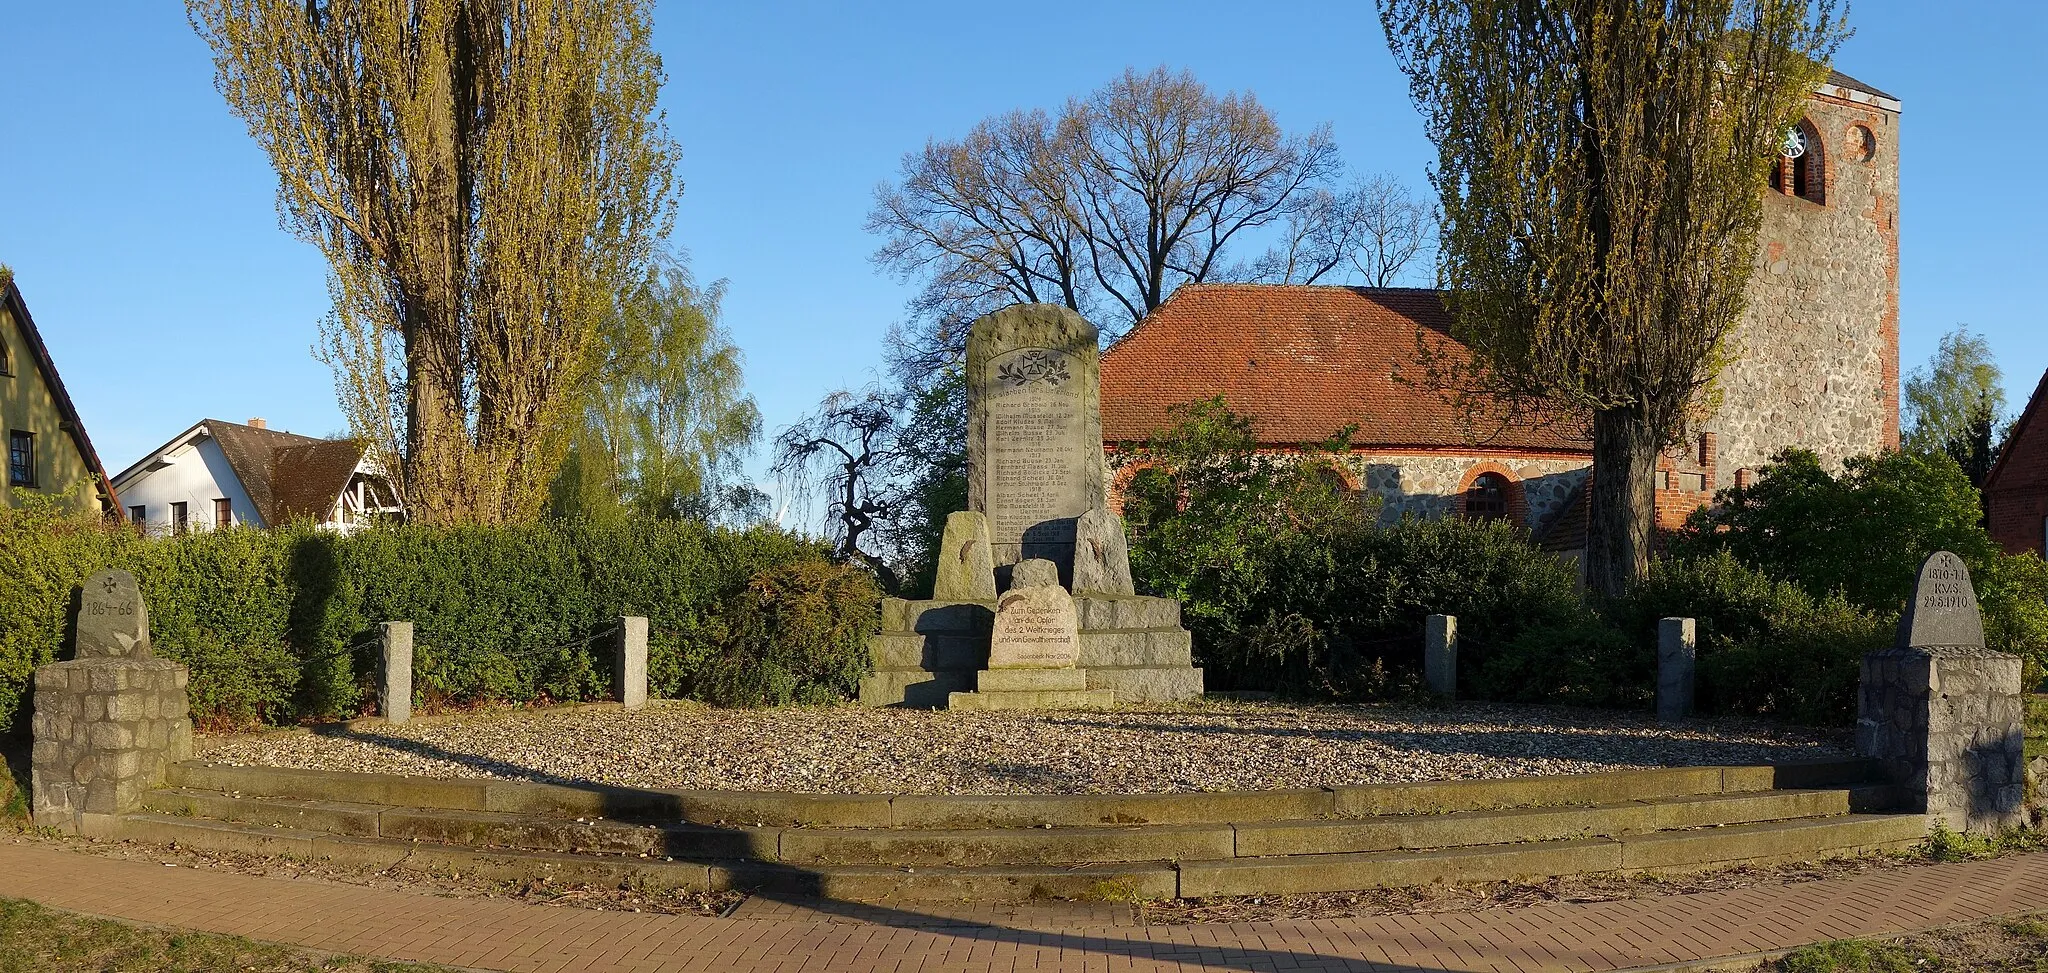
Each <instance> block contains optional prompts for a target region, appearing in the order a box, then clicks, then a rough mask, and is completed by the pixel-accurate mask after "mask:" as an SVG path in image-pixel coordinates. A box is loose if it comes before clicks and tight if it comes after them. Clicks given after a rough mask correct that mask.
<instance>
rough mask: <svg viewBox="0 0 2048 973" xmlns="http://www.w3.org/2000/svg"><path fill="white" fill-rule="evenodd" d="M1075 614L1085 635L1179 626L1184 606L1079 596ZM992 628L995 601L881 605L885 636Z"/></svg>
mask: <svg viewBox="0 0 2048 973" xmlns="http://www.w3.org/2000/svg"><path fill="white" fill-rule="evenodd" d="M1074 611H1075V616H1076V618H1077V619H1078V621H1079V623H1080V627H1081V630H1082V631H1112V630H1128V629H1177V628H1179V627H1180V603H1179V602H1177V601H1174V600H1173V599H1171V598H1153V597H1149V596H1146V595H1102V594H1092V593H1091V594H1083V595H1077V596H1075V598H1074ZM994 623H995V603H994V602H992V601H906V600H904V599H901V598H886V599H883V601H882V631H884V632H891V633H903V634H921V635H933V634H951V635H982V636H986V635H987V634H988V633H989V630H990V627H991V626H992V625H993V624H994Z"/></svg>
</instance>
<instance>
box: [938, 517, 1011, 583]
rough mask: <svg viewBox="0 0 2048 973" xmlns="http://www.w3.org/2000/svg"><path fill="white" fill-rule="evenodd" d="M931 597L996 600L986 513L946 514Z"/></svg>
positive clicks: (994, 574) (992, 559) (994, 572)
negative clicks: (944, 530) (944, 531)
mask: <svg viewBox="0 0 2048 973" xmlns="http://www.w3.org/2000/svg"><path fill="white" fill-rule="evenodd" d="M932 597H933V598H934V599H936V600H938V601H994V600H995V598H996V564H995V560H994V555H993V554H992V553H991V551H990V548H989V542H988V518H987V517H986V516H983V515H981V514H978V513H975V512H973V511H971V510H958V511H954V512H953V513H951V514H948V515H947V517H946V533H945V535H944V538H943V539H942V540H941V541H940V543H939V563H938V576H937V578H936V579H935V580H934V581H933V582H932Z"/></svg>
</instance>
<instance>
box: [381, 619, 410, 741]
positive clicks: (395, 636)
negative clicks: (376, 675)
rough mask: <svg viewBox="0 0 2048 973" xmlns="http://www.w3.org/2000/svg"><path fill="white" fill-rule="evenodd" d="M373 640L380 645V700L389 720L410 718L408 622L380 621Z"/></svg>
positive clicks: (402, 720)
mask: <svg viewBox="0 0 2048 973" xmlns="http://www.w3.org/2000/svg"><path fill="white" fill-rule="evenodd" d="M377 641H379V642H381V643H383V646H384V697H383V699H382V700H381V701H380V702H381V703H382V708H383V710H384V719H385V721H386V722H389V723H409V722H411V721H412V623H411V622H382V623H380V624H378V626H377Z"/></svg>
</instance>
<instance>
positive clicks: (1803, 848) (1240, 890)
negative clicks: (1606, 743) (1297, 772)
mask: <svg viewBox="0 0 2048 973" xmlns="http://www.w3.org/2000/svg"><path fill="white" fill-rule="evenodd" d="M1926 833H1927V819H1926V816H1925V815H1919V814H1902V815H1862V814H1858V815H1845V816H1841V817H1832V818H1815V819H1808V820H1799V821H1784V822H1776V823H1771V824H1748V825H1733V826H1730V827H1725V828H1704V829H1700V830H1697V831H1675V832H1661V833H1657V834H1647V835H1633V836H1627V837H1623V838H1619V839H1612V838H1579V839H1565V840H1557V841H1538V842H1525V843H1518V844H1499V845H1475V846H1472V847H1464V848H1447V849H1435V850H1426V851H1381V852H1368V853H1363V854H1326V855H1283V856H1276V857H1270V858H1232V859H1223V860H1217V861H1184V862H1181V863H1180V894H1181V897H1183V898H1206V897H1212V896H1223V895H1255V894H1296V893H1313V892H1343V891H1351V890H1356V889H1366V888H1379V887H1384V886H1409V885H1429V884H1433V883H1439V882H1503V881H1515V880H1521V879H1536V878H1549V877H1553V876H1559V875H1581V874H1592V873H1597V872H1614V871H1631V872H1635V871H1648V872H1676V871H1696V870H1700V869H1705V868H1714V867H1719V866H1723V865H1732V864H1761V863H1767V862H1780V861H1799V860H1806V859H1819V858H1829V857H1840V856H1845V855H1855V854H1863V853H1866V852H1872V851H1887V850H1896V849H1900V848H1904V847H1907V846H1910V845H1912V844H1913V843H1915V842H1917V841H1919V840H1920V839H1922V838H1924V837H1925V836H1926Z"/></svg>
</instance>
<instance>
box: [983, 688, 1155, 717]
mask: <svg viewBox="0 0 2048 973" xmlns="http://www.w3.org/2000/svg"><path fill="white" fill-rule="evenodd" d="M1115 705H1116V693H1115V692H1114V691H1113V690H1108V689H1036V690H1031V689H1027V690H1017V691H1013V692H973V693H954V694H952V695H950V696H948V697H946V708H947V709H952V710H960V711H962V712H969V713H975V712H991V711H996V710H1063V709H1109V708H1111V707H1113V706H1115Z"/></svg>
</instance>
